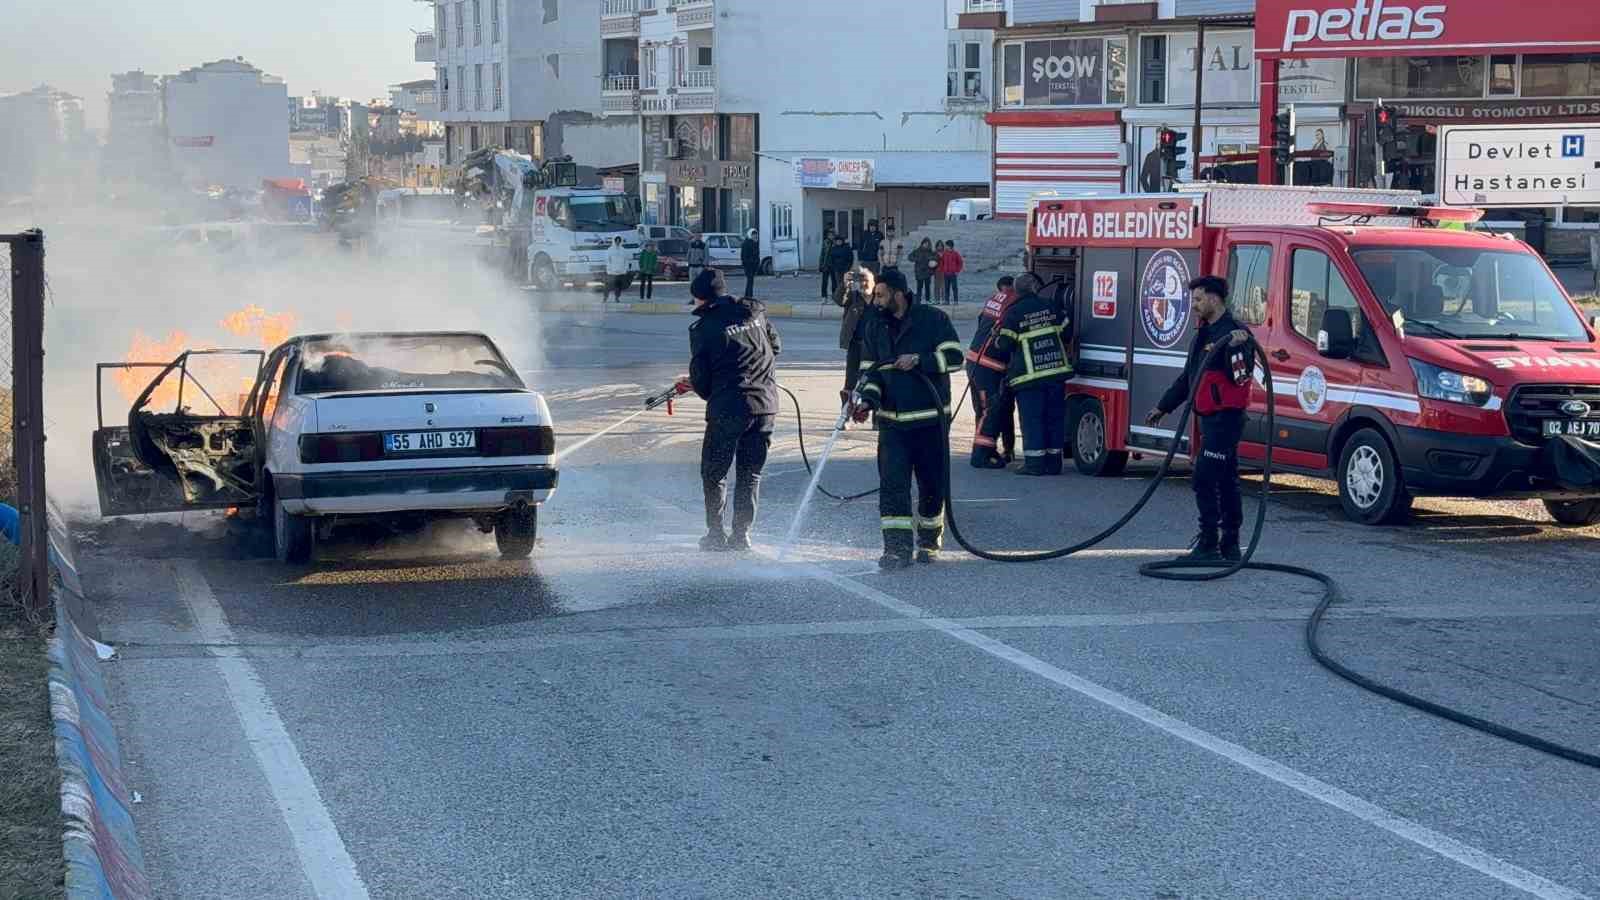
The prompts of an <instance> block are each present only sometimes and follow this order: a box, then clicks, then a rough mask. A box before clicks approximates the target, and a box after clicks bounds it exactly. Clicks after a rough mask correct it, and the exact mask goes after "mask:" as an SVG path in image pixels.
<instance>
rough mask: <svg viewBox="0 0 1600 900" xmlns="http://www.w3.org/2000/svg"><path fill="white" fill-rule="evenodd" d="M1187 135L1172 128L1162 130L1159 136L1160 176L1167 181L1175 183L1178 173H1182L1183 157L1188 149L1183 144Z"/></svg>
mask: <svg viewBox="0 0 1600 900" xmlns="http://www.w3.org/2000/svg"><path fill="white" fill-rule="evenodd" d="M1187 139H1188V135H1186V134H1184V133H1183V132H1181V131H1177V130H1175V129H1172V128H1163V129H1161V133H1160V136H1159V142H1160V145H1161V174H1162V176H1163V177H1165V178H1167V179H1168V180H1172V181H1176V180H1177V178H1178V173H1179V172H1182V171H1183V163H1184V159H1183V158H1184V156H1185V154H1187V153H1188V152H1189V151H1188V148H1186V147H1184V146H1183V142H1184V141H1185V140H1187Z"/></svg>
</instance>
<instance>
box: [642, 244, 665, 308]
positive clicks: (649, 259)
mask: <svg viewBox="0 0 1600 900" xmlns="http://www.w3.org/2000/svg"><path fill="white" fill-rule="evenodd" d="M660 265H661V256H660V254H658V253H657V252H656V242H655V241H645V244H644V249H643V250H641V251H639V299H640V300H654V299H655V296H656V270H657V269H658V268H659V267H660Z"/></svg>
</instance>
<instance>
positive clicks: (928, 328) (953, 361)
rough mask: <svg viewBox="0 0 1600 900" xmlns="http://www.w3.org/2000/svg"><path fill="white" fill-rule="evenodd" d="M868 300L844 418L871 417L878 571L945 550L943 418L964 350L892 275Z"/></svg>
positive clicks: (946, 447)
mask: <svg viewBox="0 0 1600 900" xmlns="http://www.w3.org/2000/svg"><path fill="white" fill-rule="evenodd" d="M873 301H874V309H873V311H872V313H870V314H869V315H868V318H867V320H866V327H865V329H864V331H863V335H862V341H861V344H862V347H861V362H860V372H861V376H860V380H859V381H858V382H857V388H856V392H855V395H854V399H855V402H854V403H852V405H851V408H850V410H849V412H850V415H851V417H852V418H854V419H855V420H856V421H858V422H862V421H866V418H867V415H868V414H869V413H873V414H876V415H877V419H878V478H879V482H880V490H879V492H878V515H879V517H880V519H881V525H882V528H883V556H882V557H881V558H879V560H878V567H879V568H881V569H885V570H892V569H902V568H905V567H906V566H909V565H911V560H912V553H913V551H915V553H916V560H917V562H922V563H931V562H933V561H934V560H935V559H937V558H938V554H939V550H940V549H941V547H942V546H943V544H944V514H945V501H946V498H945V492H944V469H945V466H947V465H948V464H949V462H950V459H949V457H950V442H949V439H948V436H947V435H946V433H945V429H944V427H943V417H945V416H948V415H950V373H951V372H954V371H957V370H958V369H960V368H961V363H962V361H963V359H964V353H963V352H962V351H963V349H964V348H963V347H962V346H961V339H960V337H959V336H958V335H957V334H956V329H955V326H954V325H952V324H950V317H949V316H947V315H945V314H944V312H943V311H941V310H939V309H936V308H934V307H933V306H931V305H929V304H927V303H915V302H913V295H912V294H911V292H910V290H909V288H908V286H907V284H906V277H905V275H904V274H903V273H901V272H900V270H899V269H890V270H887V271H885V272H883V273H882V275H881V276H880V277H879V279H878V282H877V285H876V286H875V287H874V288H873ZM924 379H926V380H924ZM930 382H931V383H932V385H933V388H934V390H933V391H932V392H930V391H929V390H928V384H929V383H930ZM913 474H914V475H915V476H916V483H917V500H916V505H915V507H913V505H912V501H911V481H912V476H913Z"/></svg>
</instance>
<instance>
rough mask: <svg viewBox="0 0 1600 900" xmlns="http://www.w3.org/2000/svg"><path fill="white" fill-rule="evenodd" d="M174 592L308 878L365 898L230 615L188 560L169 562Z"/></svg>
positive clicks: (338, 894) (330, 893)
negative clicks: (202, 644)
mask: <svg viewBox="0 0 1600 900" xmlns="http://www.w3.org/2000/svg"><path fill="white" fill-rule="evenodd" d="M173 574H174V575H175V576H176V581H177V585H178V593H179V595H180V596H182V597H183V600H184V602H185V603H186V604H188V607H189V611H190V613H191V614H192V615H193V616H194V623H195V632H196V634H197V635H198V636H199V637H200V639H201V640H202V641H204V642H205V643H206V644H208V645H210V647H209V652H210V654H211V656H212V657H213V658H214V659H215V660H216V663H217V669H218V670H219V671H220V672H221V673H222V680H223V683H224V684H226V685H227V688H228V697H229V699H231V700H232V702H233V710H234V712H235V713H236V714H237V715H238V717H239V724H240V725H241V726H242V727H243V728H244V736H245V743H247V744H249V745H250V750H251V752H253V753H254V754H255V757H256V763H257V764H259V765H260V766H261V773H262V774H263V775H265V776H266V779H267V784H268V786H269V787H270V788H271V790H272V797H273V799H274V800H275V801H276V802H277V804H278V812H279V814H281V815H282V816H283V823H284V825H286V826H288V829H289V836H290V837H291V838H292V839H293V840H294V849H295V853H296V854H297V855H298V856H299V857H300V868H301V870H302V871H303V872H304V873H305V876H306V881H307V882H309V883H310V885H311V889H312V890H313V891H315V892H316V894H317V896H318V897H327V898H339V900H362V898H365V897H367V896H368V894H367V886H366V883H365V882H363V881H362V880H361V873H360V872H358V871H357V870H356V864H355V860H353V859H351V858H350V852H349V851H348V850H347V849H346V848H345V845H344V839H343V838H341V837H340V836H339V829H338V828H337V827H335V826H334V824H333V818H332V816H330V815H329V814H328V809H327V807H326V806H324V805H323V802H322V794H321V793H320V792H319V791H318V790H317V785H316V782H315V781H313V780H312V778H311V773H310V772H309V771H308V770H307V769H306V766H305V763H304V762H303V761H302V760H301V759H300V752H299V751H298V750H296V749H295V746H294V740H293V739H291V738H290V737H289V732H288V730H287V729H285V728H284V726H283V720H282V719H280V718H278V713H277V710H276V709H274V708H273V706H272V699H271V698H270V697H268V696H267V690H266V688H265V687H264V686H263V685H262V684H261V679H260V678H259V677H258V676H257V675H256V672H255V668H254V667H253V666H252V665H250V661H249V660H248V659H246V658H245V657H244V654H243V653H242V652H241V651H240V650H239V649H238V648H237V647H235V646H233V645H236V644H237V643H238V641H237V640H236V639H235V638H234V636H233V629H232V628H230V627H228V619H227V616H226V615H224V614H223V612H222V606H221V604H219V603H218V602H217V596H216V594H214V593H212V591H211V586H210V585H209V584H207V583H206V580H205V576H204V575H202V574H201V573H200V569H199V567H198V566H197V565H195V563H194V562H193V561H191V560H178V561H176V562H175V563H174V564H173Z"/></svg>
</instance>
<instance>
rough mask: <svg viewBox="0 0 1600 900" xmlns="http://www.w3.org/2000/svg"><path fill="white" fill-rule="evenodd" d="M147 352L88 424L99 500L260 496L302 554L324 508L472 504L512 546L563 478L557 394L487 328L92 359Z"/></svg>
mask: <svg viewBox="0 0 1600 900" xmlns="http://www.w3.org/2000/svg"><path fill="white" fill-rule="evenodd" d="M229 358H231V360H232V361H233V362H236V363H237V362H239V361H241V360H242V361H243V363H244V371H250V370H252V369H253V371H254V378H253V382H252V381H248V380H247V381H244V382H243V384H250V387H249V389H248V394H246V395H244V396H242V397H238V398H237V399H231V395H230V393H229V392H228V391H227V390H226V389H227V388H228V387H231V386H232V385H233V384H239V383H240V382H239V381H238V380H236V379H237V378H238V374H237V373H238V371H239V370H234V371H235V374H233V375H228V376H223V375H219V374H218V373H219V369H218V364H219V363H220V362H227V361H228V360H229ZM139 368H145V369H159V372H158V373H157V374H156V376H155V378H153V379H152V380H151V381H150V382H149V383H148V385H146V386H145V388H144V389H143V391H142V393H140V394H139V396H138V398H137V399H136V400H135V401H134V403H133V406H132V408H131V409H130V410H129V412H128V418H127V422H126V424H120V423H118V424H112V425H107V424H106V422H105V419H104V413H103V411H102V413H101V417H100V422H99V427H98V429H97V430H96V431H95V433H94V439H93V442H92V446H93V454H94V473H95V482H96V485H97V487H98V489H99V496H100V512H101V515H103V516H124V515H135V514H141V513H157V512H178V511H186V510H198V509H231V508H239V509H243V510H251V509H253V510H254V511H255V512H256V515H257V516H258V517H259V518H260V520H261V521H262V522H263V523H266V524H268V525H269V526H270V529H271V534H272V544H273V549H274V552H275V553H276V555H277V557H278V559H279V560H281V561H284V562H293V563H299V562H306V561H308V560H309V559H311V557H312V556H313V552H314V546H315V540H316V537H317V532H318V531H319V529H318V528H317V527H316V526H317V525H319V524H323V525H326V526H329V527H331V526H332V524H333V523H334V522H335V521H338V520H345V519H367V518H379V519H383V518H391V517H398V516H405V517H411V518H415V517H416V516H418V515H419V514H420V515H421V516H423V517H424V518H468V519H472V520H473V521H474V522H476V523H477V525H478V527H479V528H480V529H481V530H483V531H484V532H486V533H487V532H491V531H492V532H493V533H494V535H495V540H496V542H497V544H498V545H499V549H500V552H501V554H502V555H503V556H506V557H508V558H521V557H527V556H528V555H529V554H531V553H532V552H533V548H534V543H535V541H536V539H537V536H538V507H539V505H540V504H542V503H544V502H546V501H547V500H549V499H550V497H551V496H552V495H553V494H554V492H555V489H556V483H557V480H558V475H557V470H556V465H555V433H554V430H553V427H552V422H551V418H550V410H549V408H548V407H547V406H546V405H545V401H544V397H543V396H541V395H540V394H538V393H536V392H534V391H532V390H529V389H528V387H527V385H525V384H524V383H523V381H522V378H521V377H520V376H519V375H518V374H517V372H516V370H515V369H514V368H513V367H512V366H511V364H510V363H508V362H507V361H506V358H505V356H504V355H502V354H501V352H500V350H499V349H498V348H497V347H496V346H495V345H494V343H493V342H492V341H491V340H489V338H488V337H486V336H484V335H482V334H477V333H472V332H405V333H401V332H395V333H372V334H347V335H329V334H319V335H305V336H301V337H295V338H291V339H290V340H288V341H287V342H285V343H284V344H282V345H281V346H279V347H278V348H277V349H275V350H273V351H272V352H271V353H270V354H264V353H262V352H260V351H201V350H192V351H188V352H185V353H183V354H182V355H180V356H179V357H178V358H177V359H175V360H173V361H172V362H170V363H166V364H161V363H103V364H101V366H100V367H99V371H98V372H97V375H98V376H101V377H103V376H104V375H105V373H106V371H107V370H108V369H111V370H117V369H121V370H136V369H139ZM238 390H244V388H243V387H240V388H238ZM153 407H163V408H165V409H167V410H170V411H161V410H158V409H156V408H153ZM197 407H198V408H201V409H204V410H205V411H204V412H199V411H197V409H196V408H197Z"/></svg>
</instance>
